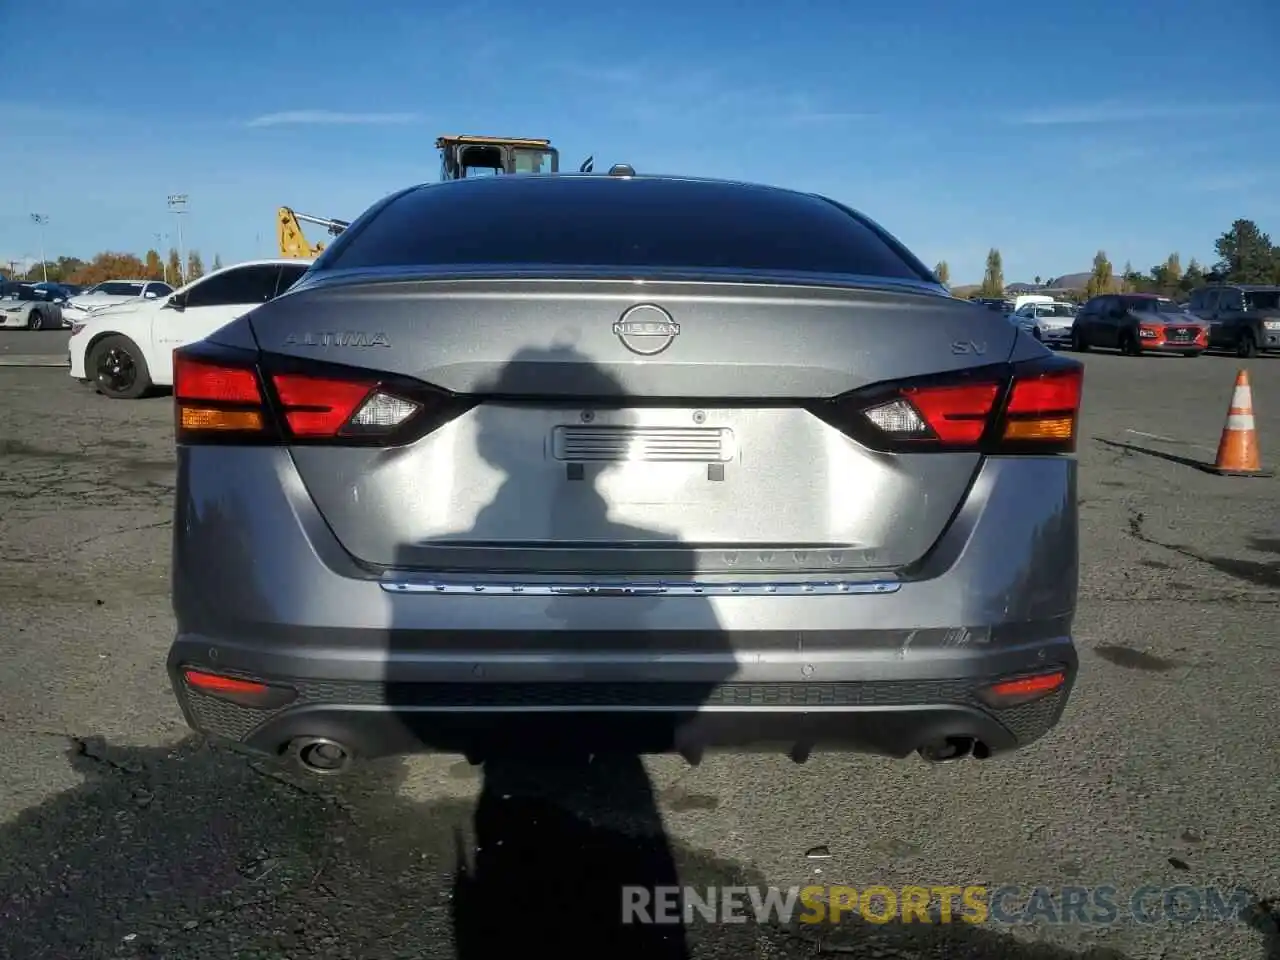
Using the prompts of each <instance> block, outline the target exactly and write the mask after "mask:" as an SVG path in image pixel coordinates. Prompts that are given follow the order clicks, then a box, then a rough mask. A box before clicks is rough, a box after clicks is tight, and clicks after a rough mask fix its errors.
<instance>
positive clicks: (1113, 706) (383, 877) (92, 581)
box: [0, 332, 1280, 960]
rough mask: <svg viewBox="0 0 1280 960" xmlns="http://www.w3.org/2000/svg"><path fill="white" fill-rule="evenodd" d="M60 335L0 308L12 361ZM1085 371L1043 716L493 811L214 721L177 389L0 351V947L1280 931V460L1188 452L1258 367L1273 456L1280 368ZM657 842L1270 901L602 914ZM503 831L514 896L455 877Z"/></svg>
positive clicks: (582, 949)
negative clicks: (299, 764)
mask: <svg viewBox="0 0 1280 960" xmlns="http://www.w3.org/2000/svg"><path fill="white" fill-rule="evenodd" d="M65 336H66V335H65V333H64V334H56V333H50V334H26V333H22V332H14V333H0V356H2V355H4V354H5V353H6V352H9V353H12V350H13V344H12V342H11V339H16V338H23V340H24V341H25V343H24V344H23V345H22V346H21V347H19V348H17V349H19V350H21V351H24V352H33V353H34V352H42V351H40V350H36V349H34V348H33V347H29V346H27V345H26V344H28V343H30V344H34V341H29V340H26V338H28V337H41V338H44V337H54V338H57V337H61V338H63V342H65ZM43 352H53V353H56V352H57V350H56V349H55V350H53V351H48V350H45V351H43ZM1085 361H1086V364H1087V373H1086V405H1085V413H1084V436H1083V439H1082V442H1081V451H1080V459H1081V464H1082V466H1081V487H1080V497H1081V501H1080V502H1081V514H1082V525H1083V530H1082V533H1083V542H1082V570H1081V590H1082V596H1081V603H1080V608H1079V615H1078V618H1077V639H1078V642H1079V645H1080V647H1081V661H1082V664H1081V676H1080V680H1079V683H1078V686H1077V689H1076V693H1075V695H1074V698H1073V700H1072V702H1071V705H1070V707H1069V709H1068V712H1067V715H1066V717H1065V718H1064V720H1063V723H1062V725H1061V726H1060V727H1059V728H1058V729H1057V730H1056V731H1055V732H1054V733H1053V734H1051V735H1050V736H1048V737H1047V738H1045V739H1044V740H1042V741H1040V742H1038V743H1037V744H1035V745H1033V746H1032V747H1030V748H1028V749H1027V750H1025V751H1023V752H1021V753H1019V754H1017V755H1014V756H1012V757H1009V758H999V759H995V760H991V761H989V762H985V763H982V762H963V763H960V764H947V765H939V766H929V765H926V764H924V763H923V762H922V761H919V760H917V759H912V760H910V761H904V762H893V761H885V760H879V759H871V758H859V757H847V756H839V755H818V756H815V757H814V758H813V759H812V760H810V762H809V763H807V764H805V765H802V766H798V765H795V764H793V763H792V762H791V761H789V760H788V759H786V758H784V757H774V756H736V755H716V756H713V757H712V758H710V759H709V760H708V761H706V762H705V763H704V764H703V765H702V766H700V767H697V768H690V767H688V766H687V765H686V764H685V763H684V762H683V761H680V760H678V759H674V758H660V759H654V760H651V761H646V764H645V766H646V767H647V771H648V776H649V780H650V782H651V784H652V786H651V787H647V786H646V785H645V784H644V779H643V777H639V776H638V773H639V772H638V771H637V770H634V769H630V768H616V767H613V766H611V765H610V764H606V763H601V764H596V765H592V766H588V767H584V768H579V769H574V770H569V769H561V768H557V769H542V770H532V771H515V772H513V773H512V775H511V784H510V788H509V791H507V792H506V793H505V794H504V802H503V803H502V804H501V805H499V806H498V807H497V808H496V809H492V810H489V811H486V812H485V813H484V815H483V816H482V817H481V818H480V819H479V821H478V822H477V820H476V818H475V813H476V811H475V798H476V794H477V788H478V786H479V783H480V777H479V774H478V772H477V771H476V770H475V769H474V768H472V767H470V766H468V765H467V764H465V763H464V762H461V761H458V760H456V759H455V758H414V759H412V760H409V761H395V762H389V763H385V764H379V765H376V766H370V767H367V768H365V770H364V771H363V772H362V773H361V774H360V775H359V776H357V777H354V778H352V779H344V780H337V781H331V780H315V779H301V778H295V777H293V776H290V775H288V774H284V773H280V772H277V771H274V770H270V769H267V768H261V767H258V766H255V765H252V764H250V763H248V762H246V761H245V760H243V759H240V758H238V757H235V756H231V755H227V754H224V753H221V752H216V751H214V750H212V749H210V748H209V747H207V746H204V745H201V744H200V743H198V742H196V741H194V740H193V739H192V738H190V737H189V736H188V734H187V731H186V728H185V727H184V725H183V723H182V720H181V717H180V715H179V714H178V712H177V709H176V707H175V705H174V702H173V699H172V695H171V693H170V690H169V687H168V682H167V679H166V677H165V674H164V670H163V661H164V655H165V652H166V649H167V646H168V643H169V641H170V635H171V631H172V622H171V616H170V611H169V599H168V592H169V583H168V547H169V536H170V500H169V498H170V494H171V491H172V487H173V483H174V468H173V455H172V450H171V444H172V434H171V426H170V415H171V411H170V401H169V400H168V399H167V398H156V399H151V400H145V401H140V402H134V403H128V402H113V401H108V400H105V399H103V398H101V397H98V396H96V395H95V394H93V393H92V392H91V391H90V390H88V389H87V388H85V387H82V386H80V385H77V384H74V383H73V382H72V381H71V380H70V379H69V378H68V377H67V375H66V372H65V370H55V369H25V368H20V367H4V368H2V369H0V407H3V409H4V411H5V412H4V416H3V418H2V420H0V463H3V465H4V467H3V470H0V543H3V551H2V553H3V555H2V556H0V638H2V639H3V642H0V756H3V757H4V758H5V766H6V769H5V771H4V774H3V784H4V786H3V787H0V956H4V957H14V958H18V957H22V958H32V960H35V958H46V957H47V958H57V960H70V958H77V957H95V958H97V957H165V958H174V960H185V958H201V960H206V958H215V957H235V958H246V960H247V958H283V957H318V958H339V957H343V958H361V960H366V958H367V960H376V958H399V957H405V958H407V957H439V956H455V955H456V956H461V957H476V956H489V955H491V954H489V953H487V952H486V950H485V947H486V944H487V943H490V942H491V941H490V940H488V939H486V938H487V937H489V936H490V935H491V934H493V933H494V932H495V931H498V930H502V929H504V928H508V927H516V928H517V930H518V933H519V936H520V937H521V939H522V940H523V941H524V942H526V943H527V944H528V945H529V949H530V950H533V949H536V944H537V943H538V941H539V940H544V941H545V940H550V941H552V942H553V943H561V944H563V943H565V942H568V943H570V944H573V945H576V948H577V949H572V948H571V947H564V946H562V947H560V948H559V949H560V952H561V953H567V954H568V955H573V956H577V955H582V956H586V955H587V952H588V951H590V955H591V956H593V957H596V956H598V957H606V956H610V955H628V956H631V955H636V956H639V955H641V954H643V955H644V956H646V957H676V956H682V955H685V954H684V953H683V952H682V951H685V950H686V949H687V953H688V955H692V956H699V957H721V958H725V960H739V958H746V957H787V958H790V957H811V956H814V955H816V954H819V953H824V954H825V953H840V954H846V955H850V956H854V957H893V958H898V957H929V958H943V957H945V958H952V960H959V958H999V957H1006V958H1017V960H1054V958H1066V957H1072V956H1089V957H1093V958H1113V960H1115V958H1130V960H1139V958H1188V960H1191V958H1197V960H1198V958H1206V957H1221V958H1248V960H1258V958H1267V957H1280V934H1278V933H1277V932H1276V922H1277V917H1280V906H1275V905H1273V901H1274V898H1280V868H1278V865H1280V849H1278V842H1277V819H1276V818H1277V811H1280V742H1278V741H1277V738H1276V716H1277V714H1276V704H1277V694H1276V691H1277V690H1280V666H1278V665H1277V656H1276V654H1277V650H1278V649H1280V643H1278V640H1280V627H1277V612H1278V609H1280V608H1278V604H1280V511H1278V509H1277V506H1278V505H1280V497H1278V493H1280V479H1274V480H1269V479H1248V480H1242V479H1223V478H1218V477H1214V476H1211V475H1208V474H1206V473H1203V472H1200V471H1198V470H1196V469H1194V468H1192V467H1190V466H1187V465H1185V464H1183V463H1179V462H1177V458H1186V459H1192V460H1211V459H1212V457H1213V453H1214V449H1215V447H1216V443H1217V439H1218V435H1219V431H1220V430H1221V427H1222V423H1223V418H1224V415H1225V413H1226V407H1227V401H1228V399H1229V397H1230V392H1231V388H1232V384H1233V381H1234V377H1235V373H1236V370H1237V369H1238V367H1239V366H1240V365H1241V364H1242V363H1243V365H1244V366H1245V367H1247V369H1249V371H1250V373H1251V376H1252V382H1253V388H1254V399H1255V405H1256V414H1257V419H1258V425H1259V429H1260V433H1261V438H1262V445H1263V456H1264V459H1265V461H1266V462H1267V464H1268V465H1269V466H1273V467H1274V466H1277V465H1280V359H1270V358H1262V359H1258V360H1253V361H1243V362H1242V361H1237V360H1234V359H1231V358H1225V357H1202V358H1198V359H1195V360H1190V359H1181V358H1159V357H1157V358H1142V359H1129V358H1123V357H1118V356H1114V355H1106V354H1091V355H1088V356H1086V357H1085ZM650 790H651V792H652V797H653V799H654V801H656V804H653V803H648V802H645V800H646V797H647V796H648V793H647V791H650ZM653 805H656V807H657V809H658V811H659V813H660V815H661V816H660V821H659V819H658V818H655V817H654V816H653V815H652V806H653ZM646 809H647V810H648V812H646ZM664 845H665V846H666V847H669V849H670V855H671V857H673V858H674V861H675V864H676V866H677V868H678V871H679V876H680V882H682V883H686V884H694V885H699V886H706V885H711V884H714V885H718V886H725V885H735V884H773V885H778V886H782V887H787V886H791V885H805V884H810V883H819V884H826V883H836V884H849V885H851V886H853V887H855V888H857V889H859V890H862V889H864V888H865V887H867V886H868V885H871V884H882V885H885V886H888V887H890V888H895V887H897V888H900V887H902V886H904V885H916V884H919V885H924V886H932V885H954V886H964V885H966V884H977V883H984V884H987V885H990V886H992V887H996V886H1002V885H1007V884H1008V885H1019V886H1021V887H1022V888H1023V889H1024V890H1030V889H1031V888H1033V887H1036V886H1048V887H1054V888H1061V887H1063V886H1071V885H1088V886H1096V885H1110V886H1113V887H1115V888H1118V890H1119V891H1121V897H1120V899H1121V900H1123V899H1124V897H1125V894H1126V892H1130V891H1136V890H1138V889H1140V888H1142V887H1145V886H1158V887H1169V886H1173V885H1178V884H1185V885H1190V886H1193V887H1199V888H1203V887H1207V886H1210V885H1217V886H1219V887H1223V888H1235V887H1241V888H1246V889H1247V890H1248V891H1250V902H1249V905H1248V908H1247V909H1246V910H1245V911H1244V915H1243V916H1242V917H1241V918H1239V919H1236V920H1232V921H1215V922H1200V923H1179V922H1176V921H1168V920H1164V919H1159V920H1158V921H1157V922H1152V923H1139V922H1134V921H1123V922H1119V923H1116V924H1112V925H1102V926H1094V927H1081V926H1078V925H1074V926H1072V925H1053V924H1048V923H1040V924H1036V925H1030V926H1009V925H1000V924H997V923H987V924H985V925H981V926H971V925H966V924H962V923H953V924H933V925H922V924H899V923H896V922H895V923H888V924H883V925H876V924H869V923H865V922H863V921H857V920H850V921H846V922H844V923H841V924H840V925H838V926H833V927H813V926H804V925H800V924H796V925H794V926H777V925H773V926H759V925H756V924H754V923H749V924H737V925H717V926H711V925H708V924H703V923H695V924H694V925H693V926H692V927H691V928H690V930H689V932H688V934H687V938H688V943H687V948H686V947H684V946H681V944H680V939H679V938H678V937H676V936H674V935H670V931H667V933H668V936H666V937H665V939H650V938H648V937H647V936H646V934H648V933H653V932H654V930H653V928H637V927H631V928H626V929H625V930H622V931H619V929H618V928H617V927H616V926H615V920H616V916H617V914H616V913H611V914H610V915H609V916H602V915H600V914H601V912H602V911H603V912H606V913H607V912H609V911H610V910H612V909H613V906H612V905H613V904H615V903H616V898H615V897H614V895H613V893H612V892H611V891H613V890H616V888H617V885H618V884H620V883H624V882H625V883H638V884H650V883H655V882H656V883H662V882H671V881H669V880H664V879H662V878H658V877H655V876H654V873H655V871H657V870H658V869H659V868H658V867H657V866H655V865H656V864H659V863H661V862H662V861H663V859H664V857H663V849H664ZM499 846H500V847H502V849H503V850H505V851H509V853H508V854H505V855H504V854H503V853H500V852H499V853H497V854H496V857H497V859H496V861H495V862H496V863H497V864H499V872H500V875H501V876H502V877H503V883H502V885H501V887H500V888H488V889H486V890H481V891H480V892H479V893H476V891H475V888H473V887H469V886H468V885H467V883H466V882H465V880H463V881H459V880H458V874H459V872H460V871H459V862H460V861H473V860H474V858H475V857H477V856H479V855H481V854H482V853H483V854H484V855H485V856H489V855H491V854H493V853H494V850H495V848H496V847H499ZM477 847H479V848H482V849H481V850H477ZM602 892H603V893H602ZM606 895H607V896H606ZM602 898H603V899H602ZM602 903H603V904H606V906H603V907H601V906H599V905H600V904H602ZM535 908H536V909H535ZM597 908H598V909H597ZM620 937H622V938H623V939H619V938H620ZM502 955H503V956H509V955H510V954H502Z"/></svg>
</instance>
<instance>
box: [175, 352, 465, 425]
mask: <svg viewBox="0 0 1280 960" xmlns="http://www.w3.org/2000/svg"><path fill="white" fill-rule="evenodd" d="M173 396H174V406H175V432H176V438H177V441H178V442H179V443H182V444H201V443H206V444H207V443H224V444H225V443H231V444H263V443H266V444H273V443H276V444H278V443H287V444H313V443H332V444H341V445H350V446H368V445H373V446H384V445H385V446H391V445H395V444H398V443H407V442H411V441H412V440H414V439H417V438H418V437H420V436H422V435H423V434H424V433H427V432H429V431H430V430H432V429H435V428H436V427H438V426H441V425H442V424H444V423H446V422H448V421H449V420H451V419H453V418H454V417H456V416H457V415H458V414H459V413H461V412H463V411H465V410H466V409H469V408H470V406H472V405H473V401H470V400H468V399H466V398H459V397H453V396H452V395H449V394H445V393H444V392H442V391H439V390H436V389H435V388H434V387H431V386H428V385H427V384H423V383H419V382H417V381H410V380H406V379H404V378H397V377H383V376H380V375H377V374H372V373H370V372H368V371H362V370H351V369H348V368H340V367H337V366H335V365H332V364H319V363H310V362H306V361H298V360H296V359H294V358H290V357H263V356H260V355H259V354H257V353H255V352H252V351H244V350H237V349H234V348H227V347H222V346H217V345H214V344H209V343H198V344H193V345H192V346H190V347H184V348H181V349H179V350H177V351H175V353H174V377H173Z"/></svg>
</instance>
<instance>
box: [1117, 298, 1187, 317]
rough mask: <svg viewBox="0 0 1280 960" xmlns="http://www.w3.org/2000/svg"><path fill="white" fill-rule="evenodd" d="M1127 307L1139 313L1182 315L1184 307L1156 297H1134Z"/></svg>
mask: <svg viewBox="0 0 1280 960" xmlns="http://www.w3.org/2000/svg"><path fill="white" fill-rule="evenodd" d="M1125 306H1126V307H1128V308H1129V309H1130V310H1136V311H1137V312H1138V313H1182V307H1180V306H1178V305H1177V304H1176V303H1174V302H1173V301H1172V300H1161V299H1157V298H1156V297H1134V298H1133V299H1132V300H1130V301H1129V302H1128V303H1126V304H1125Z"/></svg>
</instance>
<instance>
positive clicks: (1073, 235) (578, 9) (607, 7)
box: [0, 0, 1280, 283]
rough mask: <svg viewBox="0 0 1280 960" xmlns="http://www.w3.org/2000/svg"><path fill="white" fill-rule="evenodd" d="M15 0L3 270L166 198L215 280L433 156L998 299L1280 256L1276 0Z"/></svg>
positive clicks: (340, 213)
mask: <svg viewBox="0 0 1280 960" xmlns="http://www.w3.org/2000/svg"><path fill="white" fill-rule="evenodd" d="M2 6H3V9H0V36H3V37H5V38H6V43H7V44H10V45H12V44H13V43H14V42H15V41H14V39H13V38H15V37H18V38H21V37H24V36H29V37H31V38H32V42H33V43H38V42H39V40H40V39H42V38H49V37H53V38H55V42H54V45H53V46H52V47H44V48H41V47H39V46H35V47H33V52H35V51H39V53H38V54H37V55H36V56H34V57H33V60H32V62H34V63H38V64H41V68H40V69H38V70H31V71H26V70H13V69H10V70H7V71H5V74H6V75H5V77H4V82H3V84H2V85H0V116H3V117H4V120H5V122H4V133H3V135H0V183H3V192H2V193H0V260H9V259H11V258H23V257H33V258H34V257H36V256H38V253H39V245H40V241H39V234H38V231H37V230H36V228H35V226H34V225H33V224H32V222H31V219H30V214H31V213H32V212H39V213H44V214H47V215H48V216H49V224H48V227H47V229H46V232H45V235H46V240H47V242H46V252H47V254H48V255H49V256H53V255H54V254H55V253H69V254H72V255H77V256H89V255H92V254H93V253H96V252H98V251H100V250H103V249H114V250H127V251H136V252H138V253H141V252H142V251H144V250H145V249H146V248H147V247H148V246H152V245H154V244H155V239H154V238H155V235H156V234H157V233H160V234H165V233H168V234H170V235H171V236H172V234H173V233H174V217H173V216H172V215H170V214H169V213H168V211H167V209H166V206H165V197H166V195H167V194H169V193H174V192H185V193H187V194H188V195H189V196H190V212H189V214H188V215H187V217H186V218H185V221H184V234H185V237H186V240H187V246H188V247H195V248H198V249H199V250H200V251H201V253H202V254H203V256H204V258H205V262H206V264H207V263H208V262H209V261H210V260H211V259H212V256H213V254H214V253H218V254H220V255H221V256H222V259H223V260H224V261H225V262H230V261H233V260H237V259H245V258H249V257H252V256H257V255H269V254H271V253H272V252H273V248H274V244H275V234H274V216H275V209H276V208H277V207H278V206H281V205H288V206H291V207H293V208H294V209H296V210H300V211H304V212H307V213H312V214H316V215H323V216H332V217H339V218H343V219H351V218H353V217H355V216H356V215H357V214H359V213H360V212H361V210H363V209H364V208H365V207H367V206H368V205H369V204H370V203H372V202H373V201H375V200H376V199H377V198H379V197H380V196H383V195H385V194H386V193H389V192H390V191H392V190H395V189H397V188H399V187H402V186H405V185H407V184H410V183H415V182H422V181H426V180H434V179H435V178H436V176H437V174H438V168H439V161H438V157H437V155H436V152H435V148H434V139H435V137H436V136H437V135H438V134H441V133H484V134H499V135H508V136H532V137H537V136H545V137H549V138H551V140H552V141H553V142H554V143H555V145H556V146H557V147H559V148H560V151H561V158H562V165H563V166H564V167H566V168H573V169H576V167H577V165H578V163H579V162H580V161H581V160H582V159H583V158H584V157H586V156H587V155H588V154H593V155H594V156H595V158H596V166H597V169H600V168H601V167H607V166H608V165H609V164H611V163H614V162H628V163H631V164H632V165H633V166H635V167H636V169H637V170H640V171H641V172H658V173H684V174H696V175H706V176H716V177H730V178H744V179H750V180H756V181H763V182H766V183H776V184H781V185H784V186H792V187H799V188H803V189H807V190H817V191H820V192H823V193H826V194H828V195H830V196H833V197H835V198H837V199H839V200H841V201H843V202H845V203H848V204H850V205H852V206H854V207H856V208H858V209H860V210H862V211H864V212H866V213H867V214H869V215H870V216H872V217H874V218H875V219H877V220H879V221H880V222H881V223H883V224H884V225H885V226H886V227H888V228H889V229H890V230H891V231H892V232H893V233H895V234H896V235H898V236H899V237H900V238H901V239H902V240H903V241H905V242H906V243H907V244H908V245H909V246H910V247H911V248H912V249H913V250H915V251H916V252H917V253H918V254H919V255H920V256H921V257H922V258H923V259H925V260H927V261H928V262H929V263H930V264H932V263H935V262H936V261H938V260H941V259H945V260H947V261H948V262H949V263H950V265H951V271H952V279H953V282H956V283H962V282H976V281H977V280H978V279H980V277H981V273H982V267H983V261H984V259H985V256H986V252H987V249H988V248H989V247H991V246H996V247H999V248H1000V250H1001V251H1002V253H1003V255H1004V262H1005V276H1006V279H1007V280H1009V281H1013V280H1029V279H1031V278H1032V277H1033V276H1035V275H1037V274H1038V275H1042V276H1049V275H1054V274H1061V273H1067V272H1072V271H1076V270H1083V269H1087V267H1088V265H1089V262H1090V259H1091V258H1092V256H1093V254H1094V252H1095V251H1096V250H1098V249H1099V248H1101V249H1105V250H1106V251H1107V253H1108V254H1109V255H1110V257H1111V258H1112V260H1113V261H1115V263H1116V266H1117V267H1119V266H1121V265H1122V264H1123V263H1124V262H1125V261H1126V260H1128V261H1132V263H1133V264H1134V265H1135V266H1136V267H1141V268H1145V267H1149V266H1150V265H1151V264H1153V263H1156V262H1158V261H1160V260H1163V259H1164V257H1165V256H1167V255H1168V254H1169V253H1170V252H1171V251H1175V250H1176V251H1178V252H1180V254H1181V256H1182V259H1183V263H1184V264H1185V263H1186V262H1187V260H1188V259H1189V258H1191V257H1193V256H1194V257H1198V258H1200V259H1201V260H1202V261H1208V260H1211V259H1212V258H1213V241H1214V239H1215V238H1216V237H1217V236H1218V235H1219V234H1220V233H1222V232H1223V231H1224V230H1225V229H1227V227H1228V226H1229V225H1230V223H1231V221H1232V220H1233V219H1235V218H1237V217H1249V218H1252V219H1255V220H1257V221H1258V222H1259V224H1260V225H1261V226H1262V228H1263V229H1264V230H1268V231H1270V232H1272V234H1273V235H1275V236H1277V239H1280V178H1278V177H1277V176H1276V174H1277V172H1278V171H1280V161H1278V160H1277V157H1280V70H1277V69H1276V66H1275V63H1276V60H1275V51H1276V49H1277V47H1276V44H1277V42H1280V4H1276V3H1275V2H1274V0H1228V2H1226V3H1222V2H1218V3H1208V2H1199V0H1194V2H1193V0H1167V2H1163V3H1155V2H1153V0H1116V2H1112V3H1108V2H1100V0H1073V2H1071V3H1054V4H1047V3H1046V4H1042V5H1038V4H1035V3H1022V4H1018V3H1012V2H1000V0H988V2H986V3H983V4H963V3H956V2H954V0H951V2H941V0H918V2H916V3H902V2H883V0H882V2H878V3H874V4H862V3H856V2H852V0H846V2H843V3H842V2H835V0H791V2H789V3H787V4H785V5H783V4H769V5H765V4H763V3H762V4H759V5H758V6H756V7H755V8H754V9H756V10H757V11H758V12H756V13H755V14H751V13H749V12H747V11H750V10H751V9H753V7H752V5H750V4H746V3H740V2H739V3H729V2H727V0H702V2H700V3H690V2H687V0H686V2H680V3H676V2H669V0H649V2H646V3H641V4H616V3H594V4H593V3H585V4H573V5H568V4H561V5H557V4H554V3H518V4H517V3H508V2H500V0H488V2H486V0H479V2H475V3H471V4H469V5H462V6H461V7H460V9H458V10H457V11H454V12H449V13H433V12H431V11H432V10H433V9H439V8H440V6H441V5H438V4H431V3H427V2H422V0H419V2H417V3H410V2H401V0H385V2H378V0H366V2H363V3H350V2H347V3H341V2H336V0H311V2H305V3H304V2H302V0H299V2H298V3H297V4H296V5H293V4H269V3H249V2H247V0H223V2H221V3H211V2H206V0H183V2H178V3H173V2H166V3H159V2H153V0H130V2H128V3H125V2H123V0H63V2H60V3H59V2H49V3H45V4H3V5H2ZM290 7H293V8H294V9H295V10H296V11H297V12H296V13H294V14H287V13H285V12H283V11H284V10H285V9H287V8H290ZM979 9H980V10H981V11H982V12H981V13H978V12H977V11H978V10H979ZM781 11H785V13H784V12H781ZM10 49H11V50H12V49H13V48H12V46H10ZM50 53H52V54H53V56H54V59H52V60H49V59H42V57H47V56H49V54H50ZM6 62H7V64H8V65H9V66H10V67H12V66H13V65H14V64H15V63H16V62H17V61H16V60H14V59H12V58H9V59H7V60H6ZM312 239H323V238H322V237H321V236H319V235H317V234H312ZM170 242H172V239H171V240H170Z"/></svg>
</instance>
